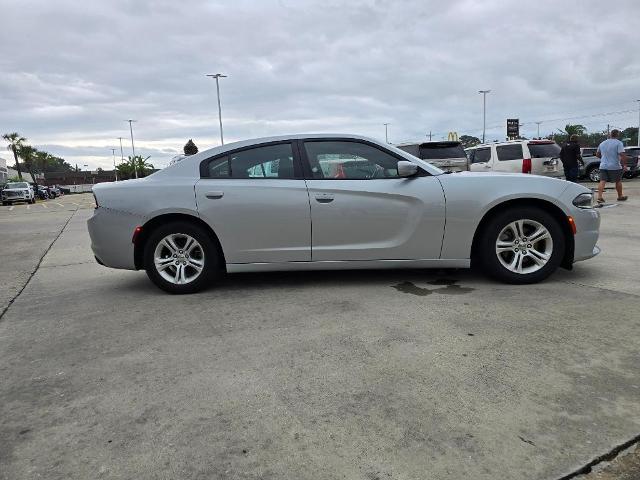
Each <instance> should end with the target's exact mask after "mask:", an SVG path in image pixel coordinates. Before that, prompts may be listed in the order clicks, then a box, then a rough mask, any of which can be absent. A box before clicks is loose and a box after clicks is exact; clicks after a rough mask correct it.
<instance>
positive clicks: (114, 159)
mask: <svg viewBox="0 0 640 480" xmlns="http://www.w3.org/2000/svg"><path fill="white" fill-rule="evenodd" d="M111 153H112V154H113V174H114V175H115V176H116V182H117V181H118V170H116V149H115V148H112V149H111Z"/></svg>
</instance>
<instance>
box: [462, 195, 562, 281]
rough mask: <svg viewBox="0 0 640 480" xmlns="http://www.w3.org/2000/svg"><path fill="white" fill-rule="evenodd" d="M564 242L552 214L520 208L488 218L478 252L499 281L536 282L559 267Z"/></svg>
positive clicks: (480, 258)
mask: <svg viewBox="0 0 640 480" xmlns="http://www.w3.org/2000/svg"><path fill="white" fill-rule="evenodd" d="M565 243H566V242H565V236H564V232H563V230H562V228H561V226H560V225H559V223H558V221H557V220H556V219H555V218H554V217H553V216H552V215H550V214H549V213H547V212H545V211H544V210H541V209H539V208H533V207H517V208H511V209H509V210H506V211H504V212H502V213H500V214H498V215H496V216H495V217H493V218H492V219H490V220H489V222H488V223H487V224H486V225H485V227H484V229H483V230H482V232H481V235H480V239H479V244H478V246H477V247H478V248H477V249H476V252H475V254H476V256H477V259H478V260H479V262H480V263H481V264H482V266H483V267H484V270H485V272H486V273H487V274H489V275H490V276H492V277H494V278H496V279H498V280H500V281H503V282H506V283H515V284H525V283H536V282H539V281H541V280H544V279H545V278H547V277H548V276H549V275H551V274H552V273H553V272H554V271H555V270H556V269H557V268H558V266H559V265H560V263H561V261H562V257H563V256H564V249H565Z"/></svg>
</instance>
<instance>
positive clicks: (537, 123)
mask: <svg viewBox="0 0 640 480" xmlns="http://www.w3.org/2000/svg"><path fill="white" fill-rule="evenodd" d="M541 123H542V122H536V125H538V138H540V124H541Z"/></svg>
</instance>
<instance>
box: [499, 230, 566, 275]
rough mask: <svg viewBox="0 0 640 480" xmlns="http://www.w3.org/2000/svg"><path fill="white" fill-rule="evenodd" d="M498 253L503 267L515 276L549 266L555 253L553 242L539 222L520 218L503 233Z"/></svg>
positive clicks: (501, 233)
mask: <svg viewBox="0 0 640 480" xmlns="http://www.w3.org/2000/svg"><path fill="white" fill-rule="evenodd" d="M495 250H496V255H497V256H498V260H499V261H500V263H501V264H502V266H503V267H504V268H506V269H507V270H509V271H510V272H513V273H517V274H528V273H533V272H537V271H538V270H540V269H541V268H543V267H544V266H545V265H546V264H547V262H548V261H549V259H550V258H551V255H552V253H553V239H552V238H551V233H550V232H549V230H548V229H547V227H545V226H544V225H542V224H541V223H540V222H536V221H535V220H529V219H521V220H516V221H513V222H511V223H509V224H508V225H507V226H505V227H504V228H503V229H502V230H501V231H500V233H499V234H498V238H497V240H496V246H495Z"/></svg>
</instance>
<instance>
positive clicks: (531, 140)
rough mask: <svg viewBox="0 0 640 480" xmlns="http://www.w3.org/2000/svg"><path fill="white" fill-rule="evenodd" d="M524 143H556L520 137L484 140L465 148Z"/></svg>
mask: <svg viewBox="0 0 640 480" xmlns="http://www.w3.org/2000/svg"><path fill="white" fill-rule="evenodd" d="M519 143H526V144H527V145H530V144H533V145H536V144H537V145H550V144H552V143H556V142H555V140H547V139H544V140H538V139H528V140H525V139H520V140H504V141H502V142H485V143H479V144H478V145H474V146H473V147H469V148H465V150H471V149H472V148H482V147H490V146H491V145H509V144H519Z"/></svg>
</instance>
